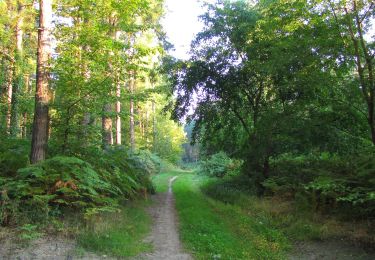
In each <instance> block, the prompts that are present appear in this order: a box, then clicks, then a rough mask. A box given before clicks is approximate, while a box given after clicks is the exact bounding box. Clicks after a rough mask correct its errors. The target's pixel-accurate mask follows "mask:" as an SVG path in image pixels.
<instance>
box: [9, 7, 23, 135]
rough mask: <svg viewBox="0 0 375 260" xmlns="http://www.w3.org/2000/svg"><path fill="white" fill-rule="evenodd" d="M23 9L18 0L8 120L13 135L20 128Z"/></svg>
mask: <svg viewBox="0 0 375 260" xmlns="http://www.w3.org/2000/svg"><path fill="white" fill-rule="evenodd" d="M23 9H24V6H23V5H22V4H21V3H20V2H19V1H18V20H17V25H16V47H17V48H16V55H15V60H16V66H15V68H14V72H15V75H14V83H13V93H12V102H11V104H12V105H11V121H10V134H11V136H13V137H16V136H18V134H19V130H20V122H19V116H18V105H19V104H18V95H19V92H20V91H21V89H22V85H23V75H22V74H23V45H22V40H23V30H22V26H23Z"/></svg>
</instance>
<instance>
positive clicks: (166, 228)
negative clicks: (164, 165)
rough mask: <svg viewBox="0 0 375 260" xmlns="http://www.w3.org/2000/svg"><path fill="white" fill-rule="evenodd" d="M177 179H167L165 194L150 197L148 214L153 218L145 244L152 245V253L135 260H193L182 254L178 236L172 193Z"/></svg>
mask: <svg viewBox="0 0 375 260" xmlns="http://www.w3.org/2000/svg"><path fill="white" fill-rule="evenodd" d="M177 178H178V176H175V177H173V178H170V179H169V182H168V191H167V192H163V193H158V194H156V195H154V196H153V197H152V200H153V202H154V203H153V205H152V206H151V207H150V208H149V212H150V215H151V216H152V218H153V228H152V232H151V234H150V235H149V236H148V237H147V238H146V239H145V242H149V243H152V244H153V246H154V252H153V253H149V254H144V255H142V256H141V257H139V258H137V259H153V260H161V259H163V260H177V259H178V260H185V259H186V260H190V259H193V258H192V257H191V256H190V255H189V254H187V253H185V252H183V250H182V246H181V242H180V239H179V234H178V224H177V216H176V210H175V206H174V196H173V192H172V184H173V181H175V180H176V179H177Z"/></svg>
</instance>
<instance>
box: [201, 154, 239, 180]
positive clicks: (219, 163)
mask: <svg viewBox="0 0 375 260" xmlns="http://www.w3.org/2000/svg"><path fill="white" fill-rule="evenodd" d="M240 166H241V162H240V161H237V160H232V159H231V158H229V157H228V155H226V154H225V153H224V152H219V153H216V154H214V155H211V156H210V157H208V158H207V159H206V160H203V161H202V162H201V163H200V173H201V174H204V175H207V176H210V177H220V178H221V177H224V176H226V175H227V176H231V175H236V174H238V173H239V169H240Z"/></svg>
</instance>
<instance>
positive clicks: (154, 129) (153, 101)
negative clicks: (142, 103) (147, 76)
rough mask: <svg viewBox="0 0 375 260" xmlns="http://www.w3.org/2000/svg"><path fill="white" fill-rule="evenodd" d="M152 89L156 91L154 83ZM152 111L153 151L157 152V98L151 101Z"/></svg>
mask: <svg viewBox="0 0 375 260" xmlns="http://www.w3.org/2000/svg"><path fill="white" fill-rule="evenodd" d="M152 89H155V85H154V83H152ZM151 102H152V103H151V109H152V149H153V150H154V151H155V149H156V104H155V98H152V101H151Z"/></svg>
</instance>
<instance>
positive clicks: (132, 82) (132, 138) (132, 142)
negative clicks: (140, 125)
mask: <svg viewBox="0 0 375 260" xmlns="http://www.w3.org/2000/svg"><path fill="white" fill-rule="evenodd" d="M134 89H135V73H134V72H133V73H131V79H130V84H129V91H130V96H131V98H130V128H129V132H130V148H131V150H132V151H135V133H134V99H133V94H134Z"/></svg>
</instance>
